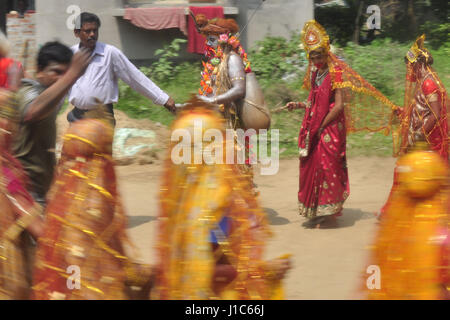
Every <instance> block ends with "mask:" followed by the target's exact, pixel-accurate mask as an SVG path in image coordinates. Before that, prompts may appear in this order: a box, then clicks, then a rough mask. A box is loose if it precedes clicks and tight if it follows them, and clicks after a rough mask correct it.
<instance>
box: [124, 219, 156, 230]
mask: <svg viewBox="0 0 450 320" xmlns="http://www.w3.org/2000/svg"><path fill="white" fill-rule="evenodd" d="M153 220H156V217H153V216H128V229H131V228H134V227H137V226H140V225H141V224H144V223H147V222H150V221H153Z"/></svg>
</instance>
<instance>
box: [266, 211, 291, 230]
mask: <svg viewBox="0 0 450 320" xmlns="http://www.w3.org/2000/svg"><path fill="white" fill-rule="evenodd" d="M263 210H264V212H265V213H266V214H267V219H268V220H269V224H270V225H275V226H282V225H284V224H288V223H291V222H290V221H289V220H288V219H286V218H283V217H279V216H278V212H276V211H275V210H273V209H271V208H264V209H263Z"/></svg>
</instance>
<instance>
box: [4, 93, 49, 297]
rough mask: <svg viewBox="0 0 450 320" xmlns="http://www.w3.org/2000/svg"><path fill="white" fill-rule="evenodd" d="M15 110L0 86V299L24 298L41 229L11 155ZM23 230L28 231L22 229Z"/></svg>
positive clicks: (35, 208)
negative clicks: (34, 249) (33, 244)
mask: <svg viewBox="0 0 450 320" xmlns="http://www.w3.org/2000/svg"><path fill="white" fill-rule="evenodd" d="M18 120H19V117H18V113H17V111H16V109H15V108H14V99H13V96H12V92H11V91H7V90H4V89H0V299H2V300H3V299H14V300H16V299H28V297H29V294H30V289H31V284H32V283H31V280H32V278H31V271H32V264H33V258H32V257H33V255H32V251H33V246H32V245H31V244H30V238H29V237H30V235H31V236H32V237H33V238H34V239H36V238H37V237H39V236H40V234H41V233H42V230H43V220H42V218H41V215H40V214H41V211H42V209H41V206H40V205H38V204H37V203H35V202H34V200H33V197H32V196H31V195H30V194H29V193H28V191H27V190H26V184H27V176H26V174H25V172H24V170H23V167H22V165H21V164H20V162H19V161H18V160H17V159H16V158H14V156H12V150H11V140H12V137H13V136H14V135H15V134H16V129H17V125H18ZM24 230H27V231H28V232H24Z"/></svg>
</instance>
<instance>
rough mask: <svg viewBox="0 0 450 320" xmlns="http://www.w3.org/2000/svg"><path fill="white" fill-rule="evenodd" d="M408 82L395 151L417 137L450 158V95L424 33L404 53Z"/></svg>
mask: <svg viewBox="0 0 450 320" xmlns="http://www.w3.org/2000/svg"><path fill="white" fill-rule="evenodd" d="M405 63H406V68H407V71H406V83H405V100H404V106H403V108H402V109H400V110H399V111H398V112H397V115H398V118H399V120H400V125H399V128H398V130H397V132H396V133H395V134H394V154H395V155H397V156H398V155H403V154H405V153H407V152H408V151H409V150H410V149H411V148H413V147H414V146H415V145H416V143H417V142H418V141H421V142H425V143H426V144H427V145H428V146H429V148H430V149H431V150H433V151H435V152H437V153H438V154H439V155H440V156H441V157H442V159H444V160H445V161H446V162H447V161H448V123H447V110H448V96H447V91H446V90H445V87H444V86H443V84H442V81H441V80H440V79H439V76H438V75H437V73H436V71H434V70H433V68H432V67H431V65H432V64H433V57H432V56H431V53H430V52H429V51H428V49H427V48H425V35H424V34H423V35H421V36H420V37H418V38H417V39H416V41H415V42H414V44H413V45H412V46H411V48H410V49H409V50H408V52H407V53H406V56H405ZM397 176H398V173H397V170H395V171H394V182H393V186H392V189H391V193H390V195H389V198H388V200H387V201H386V204H385V205H384V206H383V208H382V209H381V211H380V214H379V218H381V217H382V216H383V215H384V212H386V210H387V207H388V206H389V205H390V203H391V198H392V195H393V193H394V192H395V190H396V188H397V185H398V183H397Z"/></svg>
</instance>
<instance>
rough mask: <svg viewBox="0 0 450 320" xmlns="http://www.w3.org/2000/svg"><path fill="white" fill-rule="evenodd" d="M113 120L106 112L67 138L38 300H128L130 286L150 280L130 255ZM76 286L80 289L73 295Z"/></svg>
mask: <svg viewBox="0 0 450 320" xmlns="http://www.w3.org/2000/svg"><path fill="white" fill-rule="evenodd" d="M96 110H97V111H96V112H98V110H99V109H98V108H97V109H96ZM107 115H109V113H108V112H107V111H104V113H103V115H102V116H101V118H102V119H103V120H97V119H84V120H80V121H77V122H76V123H74V124H73V125H72V126H71V127H70V128H69V130H68V131H67V133H66V134H65V136H64V145H63V149H62V155H61V160H60V162H59V164H58V167H57V172H56V176H55V179H54V181H53V184H52V187H51V189H50V191H49V195H48V205H47V208H46V223H45V231H44V234H43V236H42V237H41V238H40V239H39V242H38V250H37V256H36V265H35V273H34V287H33V289H34V299H44V300H45V299H62V300H64V299H67V300H70V299H95V300H98V299H127V298H129V297H130V296H129V294H128V292H129V290H128V288H127V286H128V285H130V287H131V286H140V287H143V286H144V285H146V284H147V283H148V281H149V276H150V274H149V270H144V268H142V269H140V266H139V265H137V264H135V263H133V262H131V261H130V259H129V258H128V257H127V255H126V253H125V245H126V244H129V240H128V237H127V235H126V232H125V228H126V226H127V220H126V216H125V212H124V208H123V206H122V202H121V199H120V195H119V193H118V190H117V185H116V175H115V170H114V164H113V161H112V156H111V152H112V150H111V149H112V140H113V127H112V126H111V125H110V124H109V122H111V120H110V119H105V118H106V117H107ZM86 116H89V114H87V115H86ZM77 268H78V269H77ZM138 269H139V270H138ZM77 274H78V276H79V280H80V281H79V282H77ZM72 275H73V277H72V278H70V279H72V280H70V279H68V277H69V276H72ZM70 283H71V284H72V285H73V286H76V285H77V284H78V285H79V287H78V288H77V289H79V290H72V289H73V287H72V288H70V286H69V284H70Z"/></svg>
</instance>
